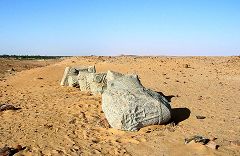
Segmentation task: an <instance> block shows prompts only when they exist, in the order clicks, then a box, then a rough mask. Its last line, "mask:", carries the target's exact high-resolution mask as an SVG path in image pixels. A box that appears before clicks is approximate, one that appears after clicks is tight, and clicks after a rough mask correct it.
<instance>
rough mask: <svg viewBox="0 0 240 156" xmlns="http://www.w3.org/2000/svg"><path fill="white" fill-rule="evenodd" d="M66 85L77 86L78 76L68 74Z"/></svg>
mask: <svg viewBox="0 0 240 156" xmlns="http://www.w3.org/2000/svg"><path fill="white" fill-rule="evenodd" d="M68 86H70V87H79V83H78V76H75V75H74V76H73V75H69V76H68Z"/></svg>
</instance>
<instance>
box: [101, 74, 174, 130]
mask: <svg viewBox="0 0 240 156" xmlns="http://www.w3.org/2000/svg"><path fill="white" fill-rule="evenodd" d="M108 74H109V72H108ZM111 74H112V72H111ZM113 75H116V74H113ZM113 75H110V76H109V75H107V78H109V77H111V78H113V77H114V76H113ZM117 75H118V76H117V77H114V78H113V79H112V80H111V78H109V81H108V82H107V90H105V91H104V92H103V94H102V109H103V112H104V113H105V116H106V119H107V120H108V122H109V124H110V125H111V126H112V127H113V128H116V129H121V130H128V131H136V130H139V129H140V128H142V127H145V126H148V125H155V124H164V123H167V122H168V121H169V120H170V119H171V106H170V104H169V103H168V101H167V100H166V99H165V97H163V96H161V95H160V94H158V93H157V92H154V91H152V90H150V89H146V88H145V87H143V86H142V84H141V83H140V81H139V79H138V76H137V75H125V76H123V75H120V74H117ZM119 75H120V76H119Z"/></svg>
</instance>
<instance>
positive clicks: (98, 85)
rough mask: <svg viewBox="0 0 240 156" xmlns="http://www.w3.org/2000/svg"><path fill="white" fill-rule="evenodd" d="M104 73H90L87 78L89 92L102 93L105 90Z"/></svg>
mask: <svg viewBox="0 0 240 156" xmlns="http://www.w3.org/2000/svg"><path fill="white" fill-rule="evenodd" d="M106 75H107V74H106V73H91V74H90V75H89V77H87V81H88V82H89V84H90V90H91V92H92V93H93V94H97V93H101V94H102V93H103V92H104V90H106V88H107V80H106Z"/></svg>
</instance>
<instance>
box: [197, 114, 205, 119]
mask: <svg viewBox="0 0 240 156" xmlns="http://www.w3.org/2000/svg"><path fill="white" fill-rule="evenodd" d="M196 118H197V119H205V118H206V117H205V116H201V115H197V116H196Z"/></svg>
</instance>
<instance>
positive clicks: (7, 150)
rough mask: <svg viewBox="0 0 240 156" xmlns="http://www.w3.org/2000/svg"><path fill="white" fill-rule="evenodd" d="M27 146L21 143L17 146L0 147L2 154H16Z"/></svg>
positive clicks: (6, 155) (0, 154)
mask: <svg viewBox="0 0 240 156" xmlns="http://www.w3.org/2000/svg"><path fill="white" fill-rule="evenodd" d="M25 148H26V147H22V146H21V145H18V146H17V147H16V148H12V147H7V146H5V147H3V148H0V156H13V155H14V154H16V153H18V152H20V151H22V150H24V149H25Z"/></svg>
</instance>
